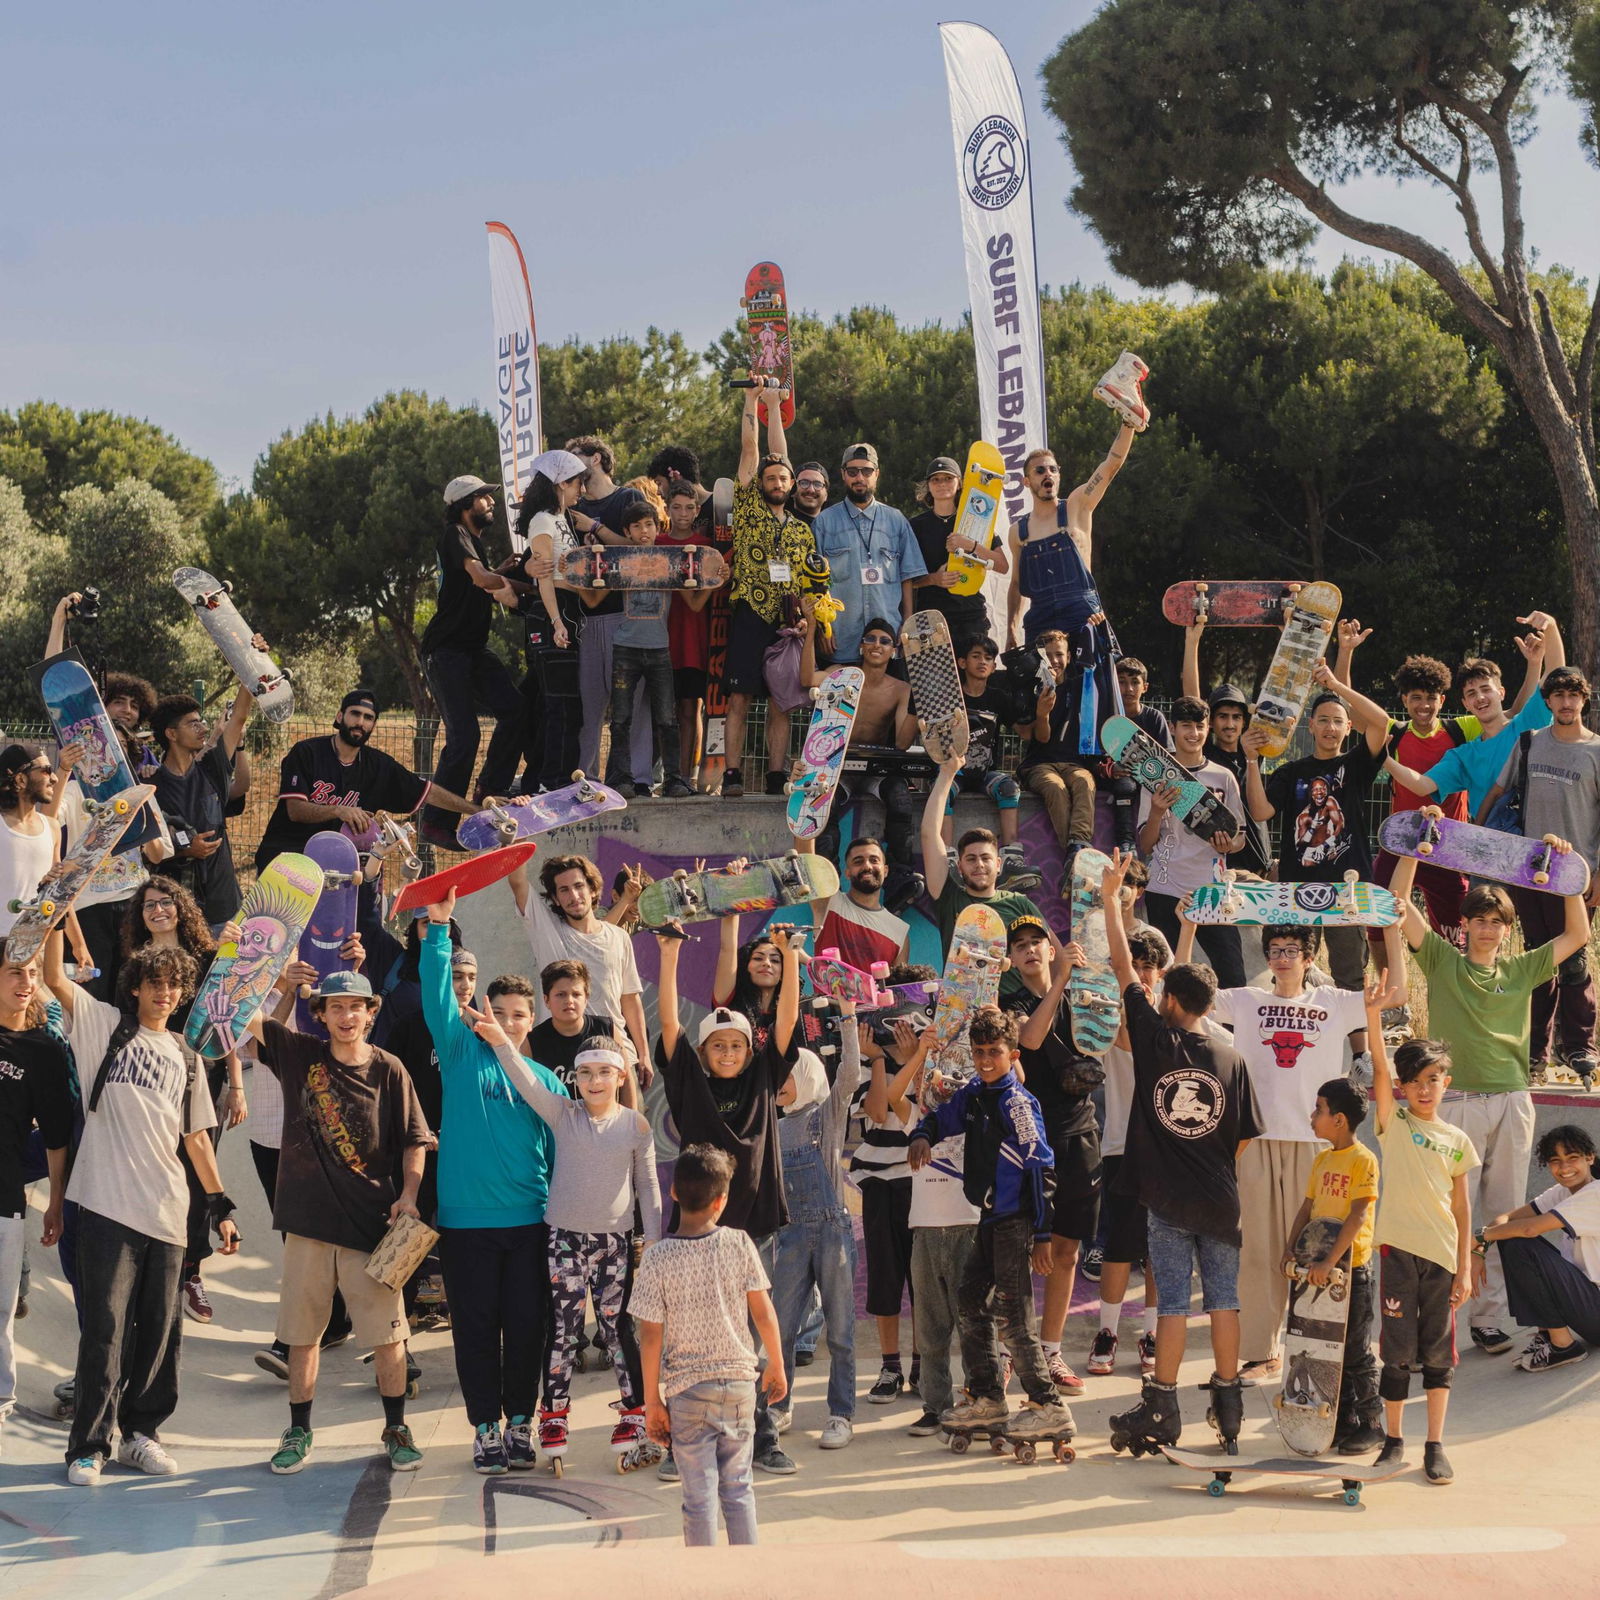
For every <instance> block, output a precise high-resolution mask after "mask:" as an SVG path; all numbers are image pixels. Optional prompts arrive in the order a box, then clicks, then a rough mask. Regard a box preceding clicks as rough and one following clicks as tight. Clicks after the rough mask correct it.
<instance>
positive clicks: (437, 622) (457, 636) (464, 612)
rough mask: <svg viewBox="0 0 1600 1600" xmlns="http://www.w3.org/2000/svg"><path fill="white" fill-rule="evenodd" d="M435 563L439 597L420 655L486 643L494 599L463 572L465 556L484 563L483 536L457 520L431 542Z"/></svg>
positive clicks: (469, 651)
mask: <svg viewBox="0 0 1600 1600" xmlns="http://www.w3.org/2000/svg"><path fill="white" fill-rule="evenodd" d="M434 556H435V559H436V560H437V561H438V564H439V600H438V604H437V606H436V607H435V609H434V613H433V616H432V618H431V619H430V620H429V622H428V626H427V629H426V630H425V631H424V633H423V635H422V643H421V644H420V645H419V646H418V649H419V650H420V651H421V653H422V654H423V655H424V656H427V655H430V654H432V652H433V651H435V650H461V651H465V652H466V653H467V654H468V655H471V654H472V653H473V652H474V651H478V650H482V649H483V648H484V647H485V646H486V645H487V644H488V643H489V621H490V618H491V617H493V615H494V601H493V599H491V598H490V595H489V591H488V590H487V589H480V588H479V587H478V586H477V584H475V583H474V582H473V581H472V579H471V578H470V577H468V575H467V562H468V561H469V560H472V561H477V562H480V563H481V564H482V565H483V566H488V565H489V561H488V557H487V556H485V555H484V553H483V540H482V539H481V538H480V537H479V536H478V535H477V534H475V533H469V532H468V531H467V529H466V526H465V524H463V523H457V524H455V526H453V527H450V528H446V529H445V530H444V532H443V533H441V534H440V535H439V542H438V543H437V544H436V545H435V546H434Z"/></svg>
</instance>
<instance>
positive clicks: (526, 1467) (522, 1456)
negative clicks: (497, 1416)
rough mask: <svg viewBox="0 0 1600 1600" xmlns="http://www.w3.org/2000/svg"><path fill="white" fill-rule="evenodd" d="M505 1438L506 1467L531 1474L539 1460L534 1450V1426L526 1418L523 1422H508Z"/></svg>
mask: <svg viewBox="0 0 1600 1600" xmlns="http://www.w3.org/2000/svg"><path fill="white" fill-rule="evenodd" d="M504 1438H505V1443H506V1465H507V1466H508V1467H509V1468H510V1469H511V1470H512V1471H513V1472H531V1471H532V1470H533V1467H534V1464H535V1463H536V1461H537V1460H538V1457H537V1455H536V1454H535V1452H534V1448H533V1424H532V1423H531V1422H530V1421H529V1420H528V1419H527V1418H526V1417H524V1418H523V1419H522V1421H521V1422H508V1423H507V1424H506V1431H505V1434H504Z"/></svg>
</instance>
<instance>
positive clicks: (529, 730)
mask: <svg viewBox="0 0 1600 1600" xmlns="http://www.w3.org/2000/svg"><path fill="white" fill-rule="evenodd" d="M517 692H518V693H519V694H520V695H521V696H522V787H523V790H524V791H525V792H527V793H530V794H531V793H532V792H533V790H535V789H537V788H538V787H539V774H540V773H541V772H542V771H543V770H544V686H543V685H542V684H541V683H540V682H539V664H538V662H537V660H535V657H534V652H533V651H532V650H529V651H528V670H527V671H526V672H525V673H523V675H522V682H521V683H519V684H518V685H517Z"/></svg>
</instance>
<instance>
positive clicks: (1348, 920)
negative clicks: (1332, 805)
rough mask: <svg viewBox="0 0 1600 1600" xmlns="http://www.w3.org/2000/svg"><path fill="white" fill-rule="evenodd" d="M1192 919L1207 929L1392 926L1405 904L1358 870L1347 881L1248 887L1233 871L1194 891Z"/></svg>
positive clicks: (1265, 884) (1190, 915) (1190, 902)
mask: <svg viewBox="0 0 1600 1600" xmlns="http://www.w3.org/2000/svg"><path fill="white" fill-rule="evenodd" d="M1188 916H1189V920H1190V921H1191V922H1195V923H1199V924H1201V925H1202V926H1205V925H1209V924H1212V923H1219V922H1220V923H1231V924H1233V925H1235V926H1238V927H1246V928H1271V927H1284V928H1288V927H1302V928H1303V927H1313V928H1342V927H1349V928H1392V927H1393V926H1394V925H1395V923H1397V922H1398V921H1399V920H1400V902H1399V901H1398V900H1396V899H1395V897H1394V896H1393V895H1392V894H1390V893H1389V891H1388V890H1387V889H1384V888H1381V887H1380V886H1379V885H1377V884H1373V883H1362V882H1361V881H1359V880H1358V879H1357V877H1356V875H1355V873H1353V872H1350V873H1347V874H1346V875H1345V881H1344V882H1343V883H1247V882H1245V881H1243V880H1241V879H1238V878H1235V877H1233V875H1232V874H1231V873H1230V874H1229V875H1228V876H1227V877H1226V878H1223V879H1219V880H1218V881H1217V882H1215V883H1203V884H1201V885H1200V887H1199V888H1198V889H1196V890H1195V891H1194V893H1193V895H1192V896H1191V897H1190V900H1189V910H1188Z"/></svg>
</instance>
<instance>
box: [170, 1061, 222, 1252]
mask: <svg viewBox="0 0 1600 1600" xmlns="http://www.w3.org/2000/svg"><path fill="white" fill-rule="evenodd" d="M227 1077H228V1068H227V1064H226V1063H225V1062H222V1061H208V1062H207V1063H206V1084H207V1087H208V1088H209V1089H210V1090H211V1105H212V1109H213V1110H215V1109H216V1104H217V1096H218V1095H219V1094H220V1093H221V1092H222V1086H223V1084H224V1083H225V1082H226V1081H227ZM222 1132H223V1123H222V1118H221V1117H220V1116H219V1117H218V1118H217V1122H216V1126H215V1127H213V1128H212V1130H211V1148H212V1150H213V1151H216V1150H220V1149H221V1147H222ZM178 1160H179V1161H180V1162H182V1163H183V1175H184V1177H185V1178H186V1179H187V1180H188V1184H189V1215H188V1219H187V1226H188V1231H189V1242H188V1244H186V1245H185V1246H184V1250H183V1275H184V1277H185V1279H188V1278H197V1277H199V1276H200V1263H201V1262H202V1261H205V1260H207V1259H208V1258H209V1257H210V1255H211V1227H210V1221H209V1218H208V1215H207V1212H206V1191H205V1185H204V1184H202V1183H201V1182H200V1175H199V1174H198V1173H197V1172H196V1171H195V1170H194V1162H193V1161H191V1160H190V1159H189V1150H188V1146H187V1145H181V1144H180V1145H179V1146H178Z"/></svg>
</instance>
